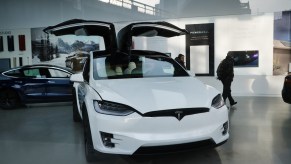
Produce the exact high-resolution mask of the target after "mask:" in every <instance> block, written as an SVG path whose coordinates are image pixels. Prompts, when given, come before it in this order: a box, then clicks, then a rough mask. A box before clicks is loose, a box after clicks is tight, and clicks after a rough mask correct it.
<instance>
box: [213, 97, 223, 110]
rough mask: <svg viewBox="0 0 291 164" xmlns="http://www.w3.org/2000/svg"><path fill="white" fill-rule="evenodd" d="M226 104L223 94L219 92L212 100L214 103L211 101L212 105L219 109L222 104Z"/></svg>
mask: <svg viewBox="0 0 291 164" xmlns="http://www.w3.org/2000/svg"><path fill="white" fill-rule="evenodd" d="M223 105H224V100H223V98H222V96H221V94H218V95H217V96H215V97H214V98H213V100H212V103H211V106H212V107H214V108H216V109H219V108H221V107H222V106H223Z"/></svg>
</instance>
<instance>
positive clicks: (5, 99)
mask: <svg viewBox="0 0 291 164" xmlns="http://www.w3.org/2000/svg"><path fill="white" fill-rule="evenodd" d="M20 105H21V103H20V98H19V96H18V94H17V92H16V91H14V90H11V89H4V90H1V91H0V108H2V109H14V108H17V107H20Z"/></svg>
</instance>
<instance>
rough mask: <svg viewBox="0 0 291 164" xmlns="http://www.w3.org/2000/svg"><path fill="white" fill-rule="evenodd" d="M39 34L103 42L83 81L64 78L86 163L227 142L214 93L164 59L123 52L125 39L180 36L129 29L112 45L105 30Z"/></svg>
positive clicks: (161, 25) (60, 28) (82, 26)
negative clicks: (80, 128)
mask: <svg viewBox="0 0 291 164" xmlns="http://www.w3.org/2000/svg"><path fill="white" fill-rule="evenodd" d="M45 31H46V32H48V33H52V34H55V35H69V34H70V35H77V33H78V34H80V31H81V33H82V35H84V34H86V35H96V36H101V37H103V38H104V42H105V50H104V51H95V52H91V53H90V58H88V59H87V62H86V64H85V66H84V68H83V73H81V74H74V75H72V76H71V81H73V82H74V94H75V97H74V105H73V114H74V120H75V121H80V120H82V122H83V125H84V138H85V153H86V158H87V160H88V161H92V160H94V155H95V154H96V153H97V152H99V153H109V154H125V155H133V154H153V153H166V152H174V151H185V150H189V149H195V148H200V147H207V146H211V147H215V146H218V145H221V144H223V143H224V142H226V141H227V139H228V138H229V133H228V131H229V130H228V127H229V122H228V110H227V107H226V106H225V104H224V101H223V98H222V97H221V94H220V93H219V91H218V90H216V89H215V88H213V87H211V86H209V85H205V84H203V83H202V82H201V81H199V80H198V79H197V78H195V77H194V76H191V75H189V74H188V72H187V71H186V70H185V69H184V68H183V67H182V66H181V65H179V64H178V63H177V62H176V61H175V60H173V59H172V58H170V57H168V56H167V55H166V54H163V53H160V52H155V51H144V50H131V49H130V45H131V40H132V36H162V37H173V36H178V35H183V34H187V31H185V30H183V29H180V28H178V27H176V26H174V25H171V24H169V23H166V22H155V23H151V22H144V23H135V24H130V25H128V26H126V27H125V28H123V29H122V30H121V31H120V32H119V34H118V42H117V39H116V35H115V29H114V26H113V24H111V23H107V22H98V21H84V20H72V21H68V22H65V23H62V24H59V25H56V26H52V27H48V28H47V29H45ZM114 39H115V40H114ZM117 45H118V46H117Z"/></svg>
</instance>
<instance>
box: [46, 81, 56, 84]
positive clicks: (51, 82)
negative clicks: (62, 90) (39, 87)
mask: <svg viewBox="0 0 291 164" xmlns="http://www.w3.org/2000/svg"><path fill="white" fill-rule="evenodd" d="M47 82H48V83H50V84H54V83H56V82H54V81H47Z"/></svg>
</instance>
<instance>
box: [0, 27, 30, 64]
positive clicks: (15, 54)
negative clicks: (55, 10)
mask: <svg viewBox="0 0 291 164" xmlns="http://www.w3.org/2000/svg"><path fill="white" fill-rule="evenodd" d="M0 33H1V34H0V35H1V36H3V46H4V51H2V52H0V58H10V65H11V67H17V66H20V64H19V57H22V64H23V65H29V64H31V56H32V55H31V52H32V51H31V32H30V29H15V30H5V29H3V30H0ZM7 35H12V36H13V37H14V51H10V52H9V51H8V42H7ZM18 35H25V51H19V42H18ZM14 61H15V62H14Z"/></svg>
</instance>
